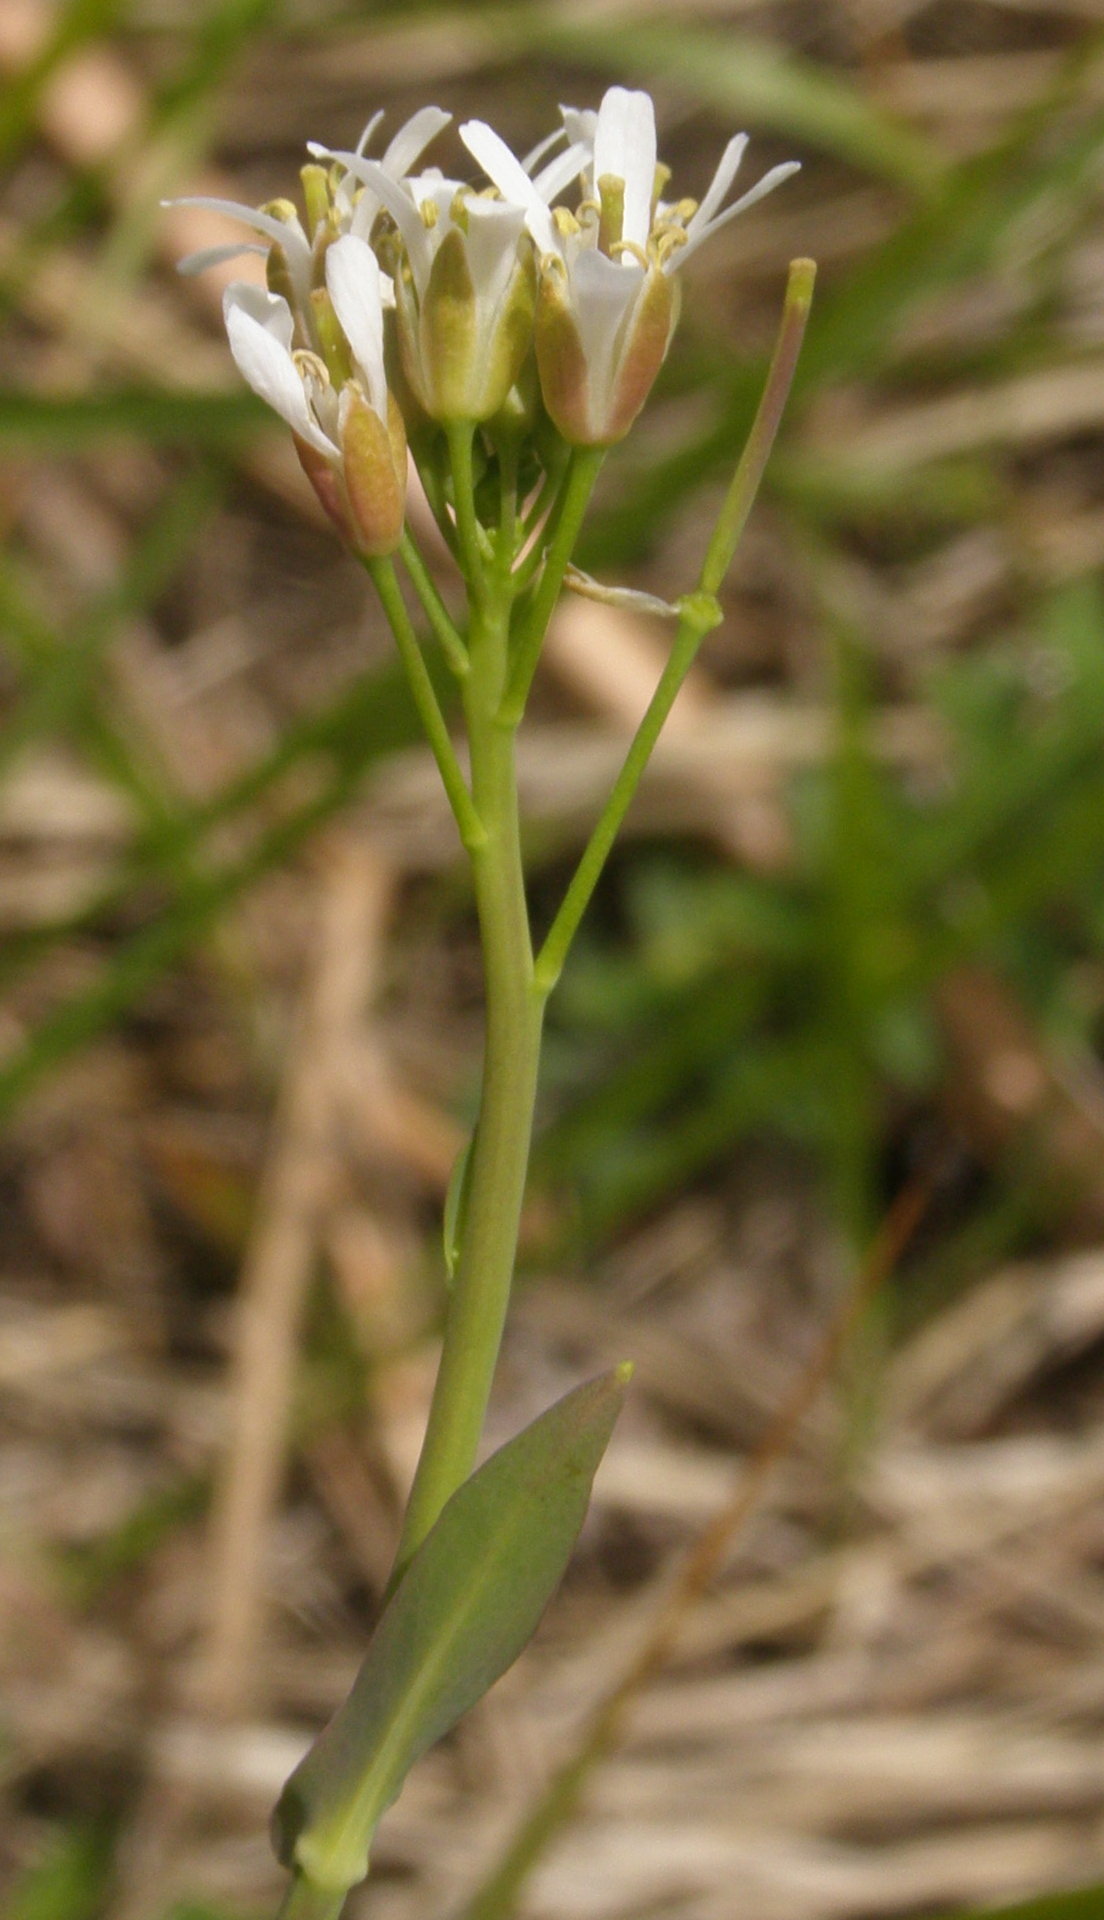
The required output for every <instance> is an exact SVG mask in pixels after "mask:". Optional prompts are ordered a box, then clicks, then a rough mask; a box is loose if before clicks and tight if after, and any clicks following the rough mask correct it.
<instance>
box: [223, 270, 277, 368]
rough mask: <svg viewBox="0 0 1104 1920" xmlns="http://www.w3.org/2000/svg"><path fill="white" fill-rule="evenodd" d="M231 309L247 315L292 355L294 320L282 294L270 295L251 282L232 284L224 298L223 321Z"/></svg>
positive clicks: (235, 282) (264, 288) (232, 282)
mask: <svg viewBox="0 0 1104 1920" xmlns="http://www.w3.org/2000/svg"><path fill="white" fill-rule="evenodd" d="M231 307H234V308H237V309H240V310H241V311H242V312H243V313H246V314H248V316H249V318H250V319H251V320H255V321H256V323H257V325H258V326H259V327H263V328H264V330H265V332H266V333H270V334H271V335H272V338H273V339H274V340H276V341H278V342H279V344H280V346H281V347H282V348H283V351H284V352H285V353H287V354H290V352H291V345H292V341H293V340H294V338H295V316H294V315H293V313H292V311H291V308H290V307H289V306H288V303H287V301H286V300H285V299H284V296H283V294H282V293H269V291H268V289H267V288H266V287H258V286H255V285H254V283H253V281H252V280H232V281H231V282H230V285H229V286H228V287H227V288H226V291H225V292H224V294H223V296H222V311H223V317H224V318H225V317H226V316H227V314H228V313H229V311H230V309H231Z"/></svg>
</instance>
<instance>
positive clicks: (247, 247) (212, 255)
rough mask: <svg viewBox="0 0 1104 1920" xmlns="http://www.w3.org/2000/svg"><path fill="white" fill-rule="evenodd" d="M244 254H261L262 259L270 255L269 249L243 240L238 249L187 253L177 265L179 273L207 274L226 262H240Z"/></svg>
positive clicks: (189, 274) (218, 248) (227, 248)
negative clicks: (211, 269)
mask: <svg viewBox="0 0 1104 1920" xmlns="http://www.w3.org/2000/svg"><path fill="white" fill-rule="evenodd" d="M243 253H259V254H260V255H261V256H262V258H263V257H265V256H266V255H267V253H268V248H267V247H258V246H255V245H254V243H253V242H252V241H251V240H243V242H242V244H241V245H240V246H238V247H235V246H230V247H202V248H201V249H200V251H199V252H198V253H186V254H185V255H184V258H183V260H178V261H177V263H176V271H177V273H183V274H186V275H187V276H188V277H189V279H190V278H191V276H192V275H193V274H196V273H206V271H207V269H208V267H221V266H222V265H223V263H224V261H227V260H240V259H241V257H242V254H243Z"/></svg>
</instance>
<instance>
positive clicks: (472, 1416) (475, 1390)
mask: <svg viewBox="0 0 1104 1920" xmlns="http://www.w3.org/2000/svg"><path fill="white" fill-rule="evenodd" d="M508 558H509V556H507V561H508ZM488 586H489V588H490V591H489V593H488V596H487V599H486V602H485V603H484V604H483V605H482V606H478V605H477V607H476V608H475V610H474V613H473V619H472V628H471V639H470V649H471V666H472V670H471V674H470V676H469V678H468V680H467V682H466V683H465V686H464V705H465V712H466V715H467V721H468V737H469V742H470V748H471V766H472V798H473V801H474V804H475V807H476V809H477V811H478V814H479V817H480V819H481V821H482V822H483V825H484V828H485V839H484V841H483V843H482V844H481V845H480V846H478V847H475V848H473V849H472V854H471V858H472V874H473V880H474V886H475V900H476V908H477V911H478V915H479V926H480V933H481V936H482V943H483V957H484V974H485V981H486V1040H485V1047H484V1062H483V1087H482V1096H481V1100H480V1108H479V1120H478V1126H477V1129H476V1133H475V1141H474V1146H473V1150H472V1160H471V1171H470V1178H469V1185H468V1191H467V1204H466V1209H465V1217H464V1230H463V1238H462V1243H461V1247H460V1253H459V1258H458V1260H457V1265H456V1272H455V1275H454V1277H453V1282H452V1291H451V1294H450V1296H449V1305H448V1312H447V1318H446V1323H445V1336H444V1345H443V1350H442V1354H441V1364H440V1368H439V1370H438V1375H437V1381H436V1384H435V1387H434V1391H433V1401H432V1405H431V1408H430V1414H429V1423H428V1426H427V1429H426V1437H425V1442H424V1444H423V1447H422V1452H421V1457H420V1459H419V1461H418V1470H417V1474H416V1476H415V1480H414V1486H413V1489H412V1491H411V1495H410V1501H409V1504H408V1506H407V1512H406V1519H405V1522H404V1526H403V1535H402V1540H401V1542H400V1546H399V1552H398V1557H397V1560H396V1566H395V1573H394V1575H393V1576H392V1581H393V1583H394V1581H395V1580H397V1579H398V1578H399V1577H400V1575H401V1573H402V1571H403V1569H404V1568H405V1566H406V1564H407V1562H408V1561H409V1559H410V1556H411V1554H412V1553H413V1552H414V1550H415V1549H416V1547H417V1546H418V1545H419V1544H420V1543H421V1541H422V1540H423V1539H424V1538H425V1536H426V1534H427V1533H428V1532H429V1529H430V1528H431V1527H432V1525H433V1523H434V1521H435V1520H436V1518H437V1516H438V1514H439V1513H440V1511H441V1508H442V1507H443V1506H444V1504H445V1502H446V1500H448V1499H449V1498H450V1496H451V1495H452V1494H453V1493H454V1492H455V1491H456V1488H457V1487H458V1486H459V1485H460V1483H461V1481H463V1480H465V1479H466V1478H467V1476H468V1474H469V1473H470V1472H471V1470H472V1467H473V1465H474V1464H475V1456H476V1450H477V1447H478V1444H479V1438H480V1434H481V1432H482V1429H483V1421H484V1415H485V1412H486V1407H487V1400H488V1397H489V1394H490V1389H491V1380H492V1376H493V1373H494V1368H495V1362H496V1360H497V1357H498V1349H499V1344H500V1342H501V1338H502V1327H503V1322H504V1320H505V1316H506V1307H507V1303H508V1300H509V1295H510V1286H511V1282H512V1279H513V1271H514V1261H515V1255H516V1248H517V1236H518V1226H519V1222H520V1218H521V1205H522V1198H523V1195H524V1190H525V1176H526V1170H527V1167H528V1161H529V1142H530V1135H531V1133H532V1125H533V1108H534V1103H535V1099H536V1086H537V1067H538V1062H539V1056H540V1039H541V1019H542V1012H543V1000H542V998H541V996H540V995H538V994H537V993H535V992H534V989H533V958H532V945H531V941H530V933H529V915H528V908H527V905H526V898H525V876H524V870H523V867H522V858H521V840H520V830H519V820H518V797H517V780H516V772H515V766H514V730H513V729H512V728H510V727H504V726H503V725H501V723H500V722H499V720H498V718H497V712H498V707H499V703H500V701H501V698H502V690H503V685H504V682H505V675H506V661H507V639H508V627H509V610H510V594H509V584H508V573H507V572H506V570H505V569H504V568H502V567H501V566H500V567H498V568H496V569H495V571H494V573H493V574H492V575H491V576H489V578H488Z"/></svg>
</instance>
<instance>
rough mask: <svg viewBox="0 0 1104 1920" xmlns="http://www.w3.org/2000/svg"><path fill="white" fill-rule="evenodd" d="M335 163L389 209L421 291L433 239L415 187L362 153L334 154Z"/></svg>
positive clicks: (430, 258) (429, 262)
mask: <svg viewBox="0 0 1104 1920" xmlns="http://www.w3.org/2000/svg"><path fill="white" fill-rule="evenodd" d="M328 158H329V159H331V160H339V161H340V162H341V165H342V166H343V167H347V168H348V169H349V172H350V173H351V174H352V175H353V177H354V179H356V180H359V181H360V182H361V184H362V185H363V186H366V187H370V188H371V190H372V192H373V193H374V194H375V196H376V198H377V200H378V201H379V202H380V204H381V205H382V206H384V207H386V208H387V211H388V213H389V214H390V215H391V218H392V220H393V221H394V222H395V225H396V226H397V227H398V229H399V232H400V233H401V234H402V237H403V240H404V241H405V243H406V251H407V253H408V254H409V256H410V264H411V266H412V267H413V269H414V278H415V281H416V282H417V285H418V289H419V291H421V289H422V287H423V286H424V284H425V280H426V277H427V275H428V273H429V268H430V264H431V261H432V258H433V252H432V248H431V246H430V240H429V235H428V234H427V232H426V230H425V226H424V224H423V222H422V217H421V215H420V213H419V212H418V208H417V204H416V202H415V200H414V196H413V190H412V186H411V183H410V182H408V181H403V182H402V183H401V184H400V182H399V181H398V180H393V179H392V178H391V175H390V174H389V173H385V172H384V170H383V168H382V167H381V165H380V163H379V161H378V160H366V159H365V158H364V156H363V154H359V153H331V154H329V155H328Z"/></svg>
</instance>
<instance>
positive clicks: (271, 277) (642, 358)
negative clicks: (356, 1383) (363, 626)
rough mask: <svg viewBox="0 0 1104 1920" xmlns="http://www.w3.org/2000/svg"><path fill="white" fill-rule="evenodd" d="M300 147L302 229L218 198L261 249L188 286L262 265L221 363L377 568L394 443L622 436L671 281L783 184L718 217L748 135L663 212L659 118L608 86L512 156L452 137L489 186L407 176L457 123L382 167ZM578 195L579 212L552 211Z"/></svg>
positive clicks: (230, 303)
mask: <svg viewBox="0 0 1104 1920" xmlns="http://www.w3.org/2000/svg"><path fill="white" fill-rule="evenodd" d="M379 119H380V116H379V115H378V114H377V115H376V116H375V118H374V119H373V120H372V121H371V122H370V123H369V125H368V126H367V127H366V129H365V131H364V134H363V135H362V137H361V140H360V142H359V143H358V145H357V147H356V149H355V150H354V151H352V152H342V151H330V150H328V149H324V148H319V147H312V148H311V149H310V151H311V154H312V160H311V163H310V164H309V165H308V166H306V167H304V168H303V170H302V174H301V179H302V185H303V196H304V204H305V215H306V217H305V220H304V219H303V218H301V217H300V215H299V213H298V212H297V211H296V209H295V207H294V206H293V205H292V204H291V203H290V202H289V201H283V200H280V201H274V202H272V203H270V204H269V205H268V206H265V207H262V208H260V209H259V210H254V209H253V208H250V207H244V206H237V205H236V204H234V203H231V202H226V201H218V200H210V199H193V200H191V201H189V202H186V203H185V204H190V205H196V206H206V207H210V208H214V209H215V210H217V211H220V212H224V213H230V214H232V215H234V216H236V217H237V218H238V219H240V220H241V221H242V222H243V223H244V224H245V225H246V226H248V227H251V228H252V229H253V231H254V232H255V233H256V234H257V235H258V236H260V240H259V241H258V242H254V243H249V244H247V245H243V246H242V247H241V248H216V249H212V250H209V251H208V252H206V253H204V254H198V255H193V256H192V257H191V258H190V259H189V260H187V261H185V262H183V263H182V265H183V270H184V271H193V272H195V271H200V270H201V269H202V268H203V267H205V266H208V265H211V264H213V263H215V262H216V261H220V260H224V259H227V258H229V257H232V256H233V254H234V253H236V252H260V253H263V254H265V255H266V258H267V265H266V278H267V287H268V290H267V292H266V291H264V290H263V289H261V288H258V287H255V286H253V285H250V284H246V283H244V282H240V281H239V282H234V283H232V284H231V285H230V286H229V287H228V288H227V290H226V294H225V300H224V307H225V315H226V325H227V331H228V335H229V340H230V348H231V352H232V353H233V355H234V358H235V360H236V362H237V364H238V367H239V368H240V370H241V372H242V373H243V375H244V376H245V379H246V380H247V381H248V383H249V385H250V386H251V387H252V388H253V389H254V391H255V392H257V393H258V394H260V396H261V397H262V399H264V400H266V401H267V402H268V403H269V405H271V406H272V407H274V408H275V410H276V412H277V413H279V414H280V415H281V416H282V417H283V419H285V420H286V421H287V423H288V425H289V426H290V427H291V429H292V432H293V434H294V436H295V444H296V447H297V449H298V452H299V457H300V459H301V461H302V463H303V466H304V468H305V469H306V472H307V473H308V475H309V477H310V479H311V481H312V483H313V484H314V486H315V488H316V490H317V492H318V494H319V497H320V499H321V500H322V503H323V505H324V506H325V508H326V510H327V512H328V513H329V514H330V515H331V517H332V518H333V520H334V521H335V522H336V523H337V525H338V527H339V528H340V529H341V532H342V534H343V536H344V538H345V539H346V540H347V541H348V542H349V544H350V545H351V546H353V547H354V549H356V550H357V551H358V552H360V553H361V554H363V555H365V556H366V557H368V558H373V557H378V556H381V555H385V554H387V553H390V552H391V551H393V549H394V548H395V547H396V546H397V544H398V542H399V539H400V536H401V533H402V526H403V517H404V503H405V467H406V437H407V434H409V435H410V438H411V441H412V443H413V444H414V446H415V450H416V451H417V450H418V449H419V447H431V446H432V445H433V442H434V437H435V435H437V434H438V430H439V429H441V428H446V429H447V428H449V427H452V426H455V425H458V424H460V423H466V424H467V425H469V426H475V425H482V426H484V427H485V428H486V433H487V441H488V444H491V445H493V444H494V443H495V439H496V433H499V432H501V433H506V432H507V431H508V430H510V429H511V428H512V427H513V426H515V425H516V422H517V421H518V420H521V421H522V422H524V423H525V424H526V425H527V426H528V427H530V428H531V429H532V433H533V438H534V440H535V441H537V442H539V441H540V439H541V436H542V433H543V434H546V433H547V425H546V423H547V422H551V426H552V427H553V428H554V429H555V432H556V434H557V435H558V436H559V437H560V439H561V440H562V441H564V442H566V443H567V444H568V446H571V447H595V448H600V447H605V446H608V445H611V444H612V443H613V442H615V441H617V440H620V439H621V438H622V437H623V436H624V435H625V434H626V433H627V432H628V430H629V428H630V427H631V425H632V423H633V421H634V420H635V418H636V416H637V414H638V413H639V411H640V409H641V407H642V406H643V404H644V401H645V399H646V398H647V395H648V393H649V391H650V389H651V386H652V383H653V381H654V380H655V377H656V375H657V373H658V372H659V369H660V367H661V365H662V363H663V359H664V356H665V354H666V352H667V348H668V346H669V344H670V340H671V335H672V333H673V331H674V326H675V321H676V318H677V313H678V281H677V278H676V270H677V269H678V268H679V267H680V266H681V265H682V264H683V263H684V262H685V261H686V260H687V259H689V258H690V256H691V255H692V254H693V253H694V252H695V250H696V249H697V248H698V247H699V246H700V245H701V244H702V242H703V240H705V239H706V238H707V237H708V236H709V235H710V234H712V233H715V232H716V231H717V230H718V228H720V227H722V226H724V225H725V223H726V222H727V221H729V220H731V219H733V218H734V217H735V215H736V214H738V213H741V212H742V211H743V210H744V209H745V208H747V207H749V206H751V205H752V204H753V203H754V202H755V201H756V200H758V199H760V198H762V196H763V195H764V194H765V193H768V192H769V191H770V190H771V188H772V187H774V186H776V185H777V184H778V183H779V182H780V181H781V180H783V179H785V178H786V177H787V176H788V175H789V174H790V173H792V172H793V171H794V170H795V163H788V164H786V165H783V166H778V167H774V168H772V169H771V171H770V172H768V173H767V174H765V175H764V176H763V178H762V179H760V180H759V181H758V182H757V184H756V185H755V186H753V187H752V188H751V189H750V191H748V192H747V193H745V194H744V195H743V196H742V197H741V198H739V199H736V200H734V201H731V202H730V203H729V204H728V205H727V206H726V205H725V204H724V202H725V199H726V196H727V194H728V192H729V189H730V187H731V185H732V182H733V180H734V179H735V176H736V172H737V169H738V167H739V165H740V162H741V159H742V158H743V154H744V149H745V147H746V145H747V139H746V136H745V135H744V134H739V135H737V136H736V138H735V139H733V140H731V141H730V142H729V144H728V146H727V147H726V149H725V151H724V153H723V155H722V157H721V161H720V164H719V166H718V168H717V171H716V173H715V175H714V177H713V181H712V183H711V185H710V186H709V188H708V190H707V192H706V194H705V196H704V198H703V199H702V201H701V203H700V204H697V203H695V202H694V201H692V200H677V201H669V200H665V199H664V198H663V197H662V196H663V194H664V192H665V190H666V187H667V181H668V179H669V171H668V169H667V168H665V167H664V166H662V165H661V164H659V163H658V161H657V153H656V128H655V112H654V108H653V105H652V102H651V100H650V98H649V97H648V95H647V94H646V93H640V92H630V91H628V90H626V89H625V88H623V87H612V88H610V90H609V91H608V92H607V93H606V95H605V97H604V99H603V100H602V104H601V106H600V108H599V109H598V110H597V112H591V111H585V112H580V111H578V110H576V109H574V108H562V109H561V120H562V125H561V126H560V127H559V128H558V129H557V130H556V132H555V133H553V134H552V135H551V136H550V137H549V138H548V139H547V140H545V141H543V142H542V143H541V144H540V146H538V147H537V148H535V149H534V151H533V152H532V153H530V154H529V155H528V156H527V157H526V158H525V159H523V160H519V159H517V158H516V156H515V155H514V154H513V153H512V152H511V151H510V149H509V147H508V146H507V145H506V144H505V142H504V141H503V140H502V139H501V138H500V136H499V135H498V134H497V133H495V132H494V131H493V129H492V128H491V127H489V126H488V125H487V124H486V123H485V122H484V121H481V120H471V121H468V122H467V123H466V124H465V125H464V126H462V127H460V129H459V134H460V139H461V140H462V142H463V144H464V146H465V148H466V149H467V152H468V153H469V154H470V155H471V157H472V159H473V161H474V162H475V163H476V165H477V166H478V167H479V168H481V169H482V171H483V173H484V174H485V176H486V180H487V182H488V183H489V184H488V185H486V186H483V187H475V186H472V185H470V184H468V183H467V182H465V181H461V180H455V179H450V178H448V177H446V176H445V175H444V174H443V173H441V172H440V171H439V170H438V169H437V168H434V167H426V168H423V169H422V170H420V171H418V170H417V169H418V168H419V167H420V164H421V162H422V158H423V155H424V153H425V151H426V149H427V147H428V146H429V145H430V143H431V141H432V140H433V139H434V138H435V137H436V136H437V134H439V133H440V132H441V130H442V129H443V127H444V126H445V125H446V124H447V122H448V119H449V116H448V115H447V114H445V113H443V112H441V111H440V109H438V108H436V107H425V108H423V109H422V110H421V111H420V112H418V113H416V114H415V115H414V116H413V118H412V119H411V120H409V121H408V122H407V123H406V125H405V126H404V127H402V128H401V129H400V131H399V132H398V133H397V134H396V136H395V138H394V139H393V140H392V141H391V143H390V145H389V146H388V147H387V148H386V150H385V152H384V153H383V155H382V157H381V158H379V159H373V158H371V157H369V154H368V151H367V150H368V147H369V145H370V143H371V140H372V136H373V135H374V133H375V131H376V128H377V126H378V123H379ZM571 187H576V188H577V194H576V198H575V200H574V203H573V204H572V205H566V204H560V201H561V196H563V195H564V194H565V193H566V192H567V190H568V189H569V188H571Z"/></svg>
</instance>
